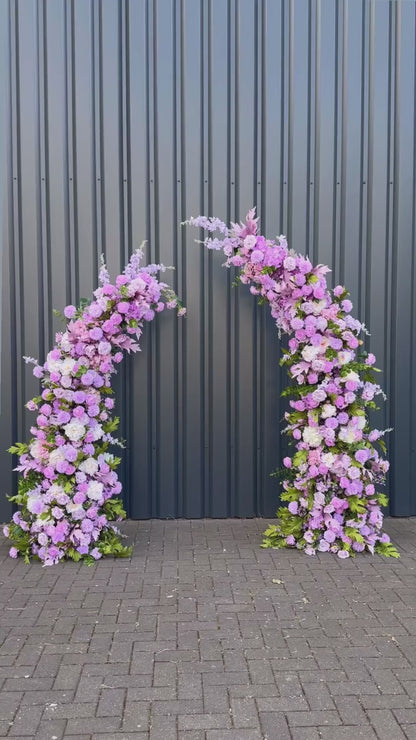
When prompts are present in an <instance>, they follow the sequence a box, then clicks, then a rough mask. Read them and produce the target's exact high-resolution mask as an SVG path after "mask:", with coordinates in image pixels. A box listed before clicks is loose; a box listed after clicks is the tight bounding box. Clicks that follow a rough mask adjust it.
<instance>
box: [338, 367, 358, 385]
mask: <svg viewBox="0 0 416 740" xmlns="http://www.w3.org/2000/svg"><path fill="white" fill-rule="evenodd" d="M349 380H352V381H353V383H359V382H360V376H359V375H358V373H356V372H355V371H354V370H350V371H349V373H347V375H344V377H343V378H341V381H342V382H344V383H347V382H348V381H349Z"/></svg>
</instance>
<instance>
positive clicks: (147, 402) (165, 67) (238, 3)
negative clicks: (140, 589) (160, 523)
mask: <svg viewBox="0 0 416 740" xmlns="http://www.w3.org/2000/svg"><path fill="white" fill-rule="evenodd" d="M415 11H416V6H415V3H414V2H405V0H403V2H388V0H344V1H342V0H310V2H308V0H263V1H261V0H130V1H129V0H118V1H117V0H44V1H42V0H38V1H37V2H36V1H35V0H10V1H9V0H0V13H1V16H0V24H5V25H6V27H7V29H8V50H7V64H6V69H2V70H1V73H2V81H3V83H4V85H5V87H6V101H7V120H6V124H7V126H6V130H7V152H8V161H7V168H6V171H5V173H4V175H3V176H4V178H5V180H4V192H5V199H4V201H5V202H4V207H5V211H4V214H5V219H4V221H5V228H4V233H3V242H2V245H3V278H4V279H3V325H2V388H1V391H2V401H1V403H2V405H1V425H0V448H1V449H2V450H4V449H5V448H6V447H8V446H9V445H10V443H11V442H12V441H14V440H16V439H21V438H23V437H24V436H25V434H26V433H27V431H28V426H29V423H30V422H29V416H30V415H29V414H27V415H26V414H25V411H24V402H25V400H27V398H29V397H30V396H31V395H33V394H34V393H35V392H36V390H37V384H36V383H35V381H34V379H33V378H32V377H31V375H30V372H29V370H28V369H26V368H25V367H24V365H23V363H22V360H21V356H22V355H24V354H26V355H34V356H39V357H40V358H43V357H44V355H45V352H46V351H47V349H48V347H50V346H51V344H52V341H53V332H54V330H55V329H56V328H57V326H55V325H54V321H53V317H52V308H53V307H56V308H62V307H63V305H64V304H65V303H66V302H76V301H77V300H78V299H79V298H80V297H82V296H88V295H90V294H91V291H92V290H93V288H94V286H95V284H96V280H97V261H98V255H99V254H100V253H101V252H105V254H106V257H107V261H108V264H109V267H110V269H111V271H112V273H113V274H116V272H117V271H118V270H119V269H120V267H121V266H122V265H123V264H124V262H125V261H126V260H127V258H128V255H129V253H130V252H131V250H132V249H133V248H134V247H136V246H137V245H138V244H139V243H140V242H141V241H142V239H147V240H148V257H149V259H150V260H152V261H159V260H162V261H163V262H165V263H166V264H170V265H175V266H176V268H177V269H176V273H174V274H172V276H171V280H172V283H173V284H174V287H175V288H176V289H177V291H178V292H179V294H180V295H182V296H183V298H184V300H185V302H186V304H187V306H188V311H189V316H188V318H187V319H186V320H182V321H179V320H176V319H175V317H173V316H172V315H169V316H168V315H166V316H161V317H159V318H158V321H157V322H155V324H154V326H152V327H151V328H150V330H148V331H147V332H146V335H145V339H144V342H143V350H144V351H143V354H142V355H141V356H139V357H136V358H135V360H134V361H133V362H130V361H128V362H127V364H126V365H125V367H124V369H123V372H122V376H121V377H120V379H119V381H118V390H119V395H118V399H119V407H120V413H121V417H122V430H121V433H122V435H123V436H124V437H126V438H127V439H128V449H127V451H126V453H125V455H124V459H125V463H124V469H123V479H124V483H125V496H126V501H127V505H128V509H129V513H130V515H131V516H134V517H148V516H162V517H164V516H193V517H200V516H250V515H254V514H266V515H269V514H271V513H272V512H273V511H274V508H275V505H276V502H277V501H276V500H277V485H276V483H275V482H273V480H271V479H270V478H269V473H270V471H271V470H273V469H274V468H275V467H276V466H277V465H278V464H279V462H280V460H281V456H282V442H281V437H280V431H279V422H280V418H281V416H282V413H283V408H282V405H281V402H280V400H279V392H280V390H281V388H282V385H283V382H284V379H283V377H282V376H281V373H280V370H279V368H278V358H279V342H278V340H277V336H276V332H275V330H274V327H273V324H272V321H271V319H270V317H269V316H268V315H267V310H266V309H264V308H258V307H256V306H255V303H254V301H253V299H252V296H250V294H249V293H248V292H247V291H246V292H244V290H241V291H240V290H238V291H237V290H235V289H233V288H232V286H231V283H232V275H231V274H230V273H228V272H227V271H225V270H223V269H221V263H222V258H221V256H220V255H218V254H208V253H204V252H203V251H201V248H200V247H199V246H198V245H195V244H194V243H193V239H194V238H195V236H198V235H197V234H195V233H193V232H191V231H189V232H188V231H184V230H182V229H181V228H180V227H179V226H178V224H179V222H180V221H182V220H184V219H185V218H186V217H187V216H189V215H196V214H198V213H205V214H215V215H218V216H221V217H223V218H224V219H229V218H232V219H237V218H239V217H242V216H243V215H244V213H245V212H246V210H247V209H248V207H249V206H251V205H252V204H253V203H256V204H257V206H258V211H259V214H260V216H261V225H262V230H263V232H264V233H266V234H268V235H269V236H273V235H275V234H280V233H286V234H287V235H288V238H289V240H290V244H291V246H292V247H294V248H295V249H296V250H297V251H299V252H308V253H309V254H310V256H311V258H312V259H313V260H314V261H315V262H325V263H328V264H329V265H330V266H331V267H332V269H333V274H334V280H335V281H337V282H338V281H342V282H345V283H346V285H347V286H348V287H349V289H350V290H351V293H352V297H353V300H354V303H355V312H356V314H357V315H358V316H359V317H360V318H362V319H364V320H365V321H366V323H367V325H368V327H369V328H370V330H371V333H372V337H371V339H370V347H371V349H372V350H373V351H375V352H376V354H377V356H378V360H379V365H380V366H381V367H382V368H383V371H384V375H383V383H384V387H385V388H386V390H387V391H388V393H389V398H390V400H389V403H388V405H387V406H386V409H385V412H384V413H383V415H381V416H380V418H379V420H378V423H379V425H382V424H384V425H386V424H387V425H389V426H394V427H395V433H394V435H393V436H392V439H391V443H390V455H391V460H392V463H393V470H392V475H391V495H392V507H391V510H392V513H393V514H397V515H403V514H415V513H416V493H415V490H416V456H415V449H414V448H415V423H416V408H415V404H416V398H415V392H414V379H415V362H416V355H415V352H416V342H415V341H414V333H415V321H414V318H415V300H414V298H415V269H416V265H415V260H414V251H415V215H416V210H415V190H416V181H415V154H416V152H415V79H416V76H415V33H416V28H415V25H416V13H415ZM0 465H1V472H2V476H1V479H2V490H4V491H7V490H9V491H10V490H12V488H13V484H12V475H11V462H10V460H8V459H7V456H6V455H5V454H2V455H1V458H0ZM8 511H9V510H8V506H7V504H5V502H4V500H2V502H1V512H2V515H3V516H4V517H5V516H6V515H7V514H8Z"/></svg>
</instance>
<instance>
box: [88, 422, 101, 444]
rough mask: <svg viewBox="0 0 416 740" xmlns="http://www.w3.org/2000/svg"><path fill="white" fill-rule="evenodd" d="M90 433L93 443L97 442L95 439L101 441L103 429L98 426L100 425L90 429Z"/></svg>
mask: <svg viewBox="0 0 416 740" xmlns="http://www.w3.org/2000/svg"><path fill="white" fill-rule="evenodd" d="M90 432H91V433H92V435H93V437H94V442H96V441H97V439H101V437H102V436H103V434H104V432H103V429H102V427H101V426H100V424H96V426H94V427H91V428H90Z"/></svg>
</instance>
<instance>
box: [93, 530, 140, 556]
mask: <svg viewBox="0 0 416 740" xmlns="http://www.w3.org/2000/svg"><path fill="white" fill-rule="evenodd" d="M97 548H98V550H99V551H100V553H101V554H102V555H113V556H114V557H115V558H129V557H130V556H131V553H132V550H133V547H131V546H130V547H126V546H125V545H122V543H121V541H120V536H119V535H118V534H117V533H116V532H114V530H112V529H103V530H102V532H101V536H100V538H99V540H98V541H97Z"/></svg>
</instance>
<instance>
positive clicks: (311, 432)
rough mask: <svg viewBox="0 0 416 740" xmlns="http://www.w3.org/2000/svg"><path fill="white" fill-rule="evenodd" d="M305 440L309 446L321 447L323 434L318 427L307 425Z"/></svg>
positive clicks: (304, 434)
mask: <svg viewBox="0 0 416 740" xmlns="http://www.w3.org/2000/svg"><path fill="white" fill-rule="evenodd" d="M302 436H303V441H304V442H306V444H308V445H309V447H319V445H320V444H321V442H322V435H321V433H320V432H319V429H318V428H317V427H305V428H304V430H303V433H302Z"/></svg>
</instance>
